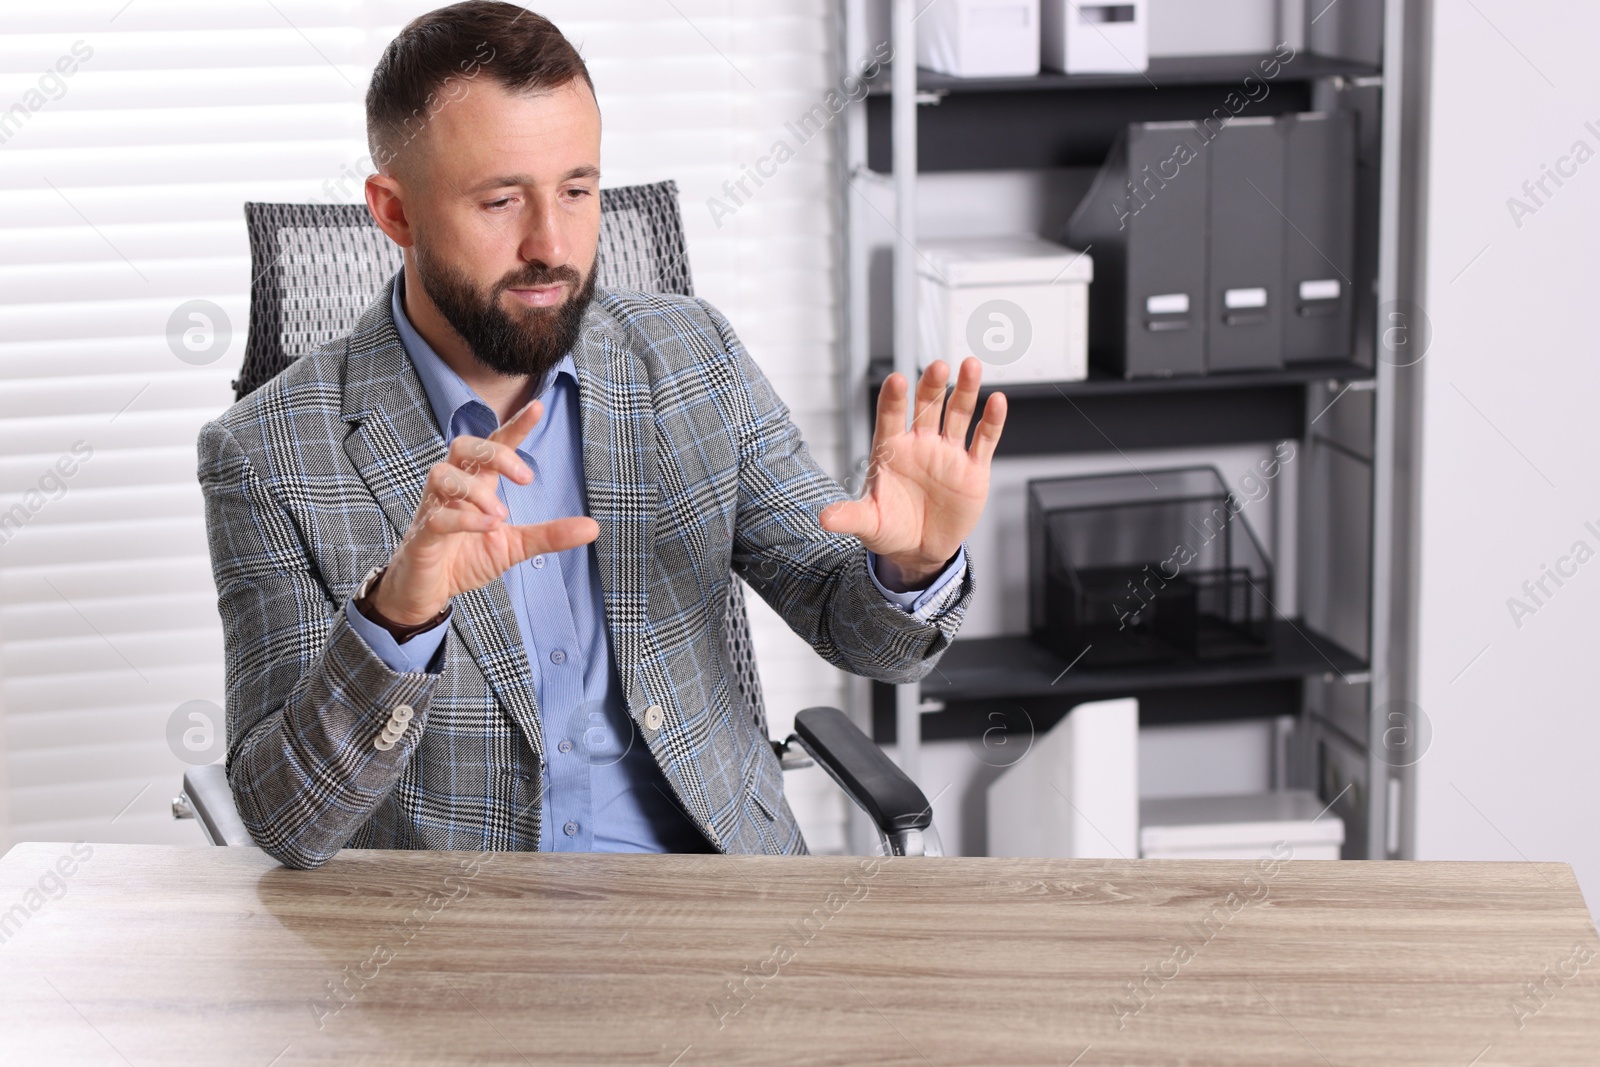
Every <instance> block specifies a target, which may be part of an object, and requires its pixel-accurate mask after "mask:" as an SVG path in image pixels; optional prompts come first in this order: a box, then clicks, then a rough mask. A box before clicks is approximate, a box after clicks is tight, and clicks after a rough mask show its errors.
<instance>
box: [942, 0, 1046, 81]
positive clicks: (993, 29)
mask: <svg viewBox="0 0 1600 1067" xmlns="http://www.w3.org/2000/svg"><path fill="white" fill-rule="evenodd" d="M917 65H918V66H922V67H927V68H928V69H929V70H935V71H938V72H939V73H940V74H953V75H955V76H956V77H958V78H992V77H1008V76H1012V75H1015V76H1018V77H1027V76H1029V75H1033V74H1038V73H1039V0H936V2H935V3H932V4H929V5H928V6H926V7H924V8H923V9H922V14H921V16H919V17H918V19H917Z"/></svg>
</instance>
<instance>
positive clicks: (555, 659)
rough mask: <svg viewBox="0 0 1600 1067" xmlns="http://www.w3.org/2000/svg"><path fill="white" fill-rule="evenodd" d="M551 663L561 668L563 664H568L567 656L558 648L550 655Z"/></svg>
mask: <svg viewBox="0 0 1600 1067" xmlns="http://www.w3.org/2000/svg"><path fill="white" fill-rule="evenodd" d="M550 662H551V663H554V664H555V665H556V666H557V667H559V666H561V665H562V664H563V663H565V662H567V654H566V653H565V652H563V651H561V649H559V648H558V649H556V650H555V651H554V652H552V653H550Z"/></svg>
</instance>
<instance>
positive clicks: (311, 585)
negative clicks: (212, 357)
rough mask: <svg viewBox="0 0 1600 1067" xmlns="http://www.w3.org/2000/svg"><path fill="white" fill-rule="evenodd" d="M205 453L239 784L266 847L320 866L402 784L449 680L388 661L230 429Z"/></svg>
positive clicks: (214, 437) (213, 427)
mask: <svg viewBox="0 0 1600 1067" xmlns="http://www.w3.org/2000/svg"><path fill="white" fill-rule="evenodd" d="M199 452H200V467H199V474H200V485H201V488H202V490H203V491H204V493H205V505H206V528H207V532H208V536H209V539H210V547H211V568H212V572H213V574H214V575H215V577H216V583H217V607H218V610H219V612H220V614H221V616H222V628H223V639H224V644H225V650H226V661H227V731H228V760H227V772H228V781H229V783H230V785H231V786H232V789H233V797H234V802H235V803H236V804H237V805H238V808H239V815H240V817H241V818H242V819H243V820H244V824H245V826H246V827H247V828H249V830H250V835H251V837H253V838H255V841H256V843H257V844H259V845H260V846H261V847H262V848H263V849H264V850H265V851H266V852H267V853H269V854H270V855H272V856H273V857H274V858H276V859H278V860H279V861H280V862H282V863H283V864H285V865H286V866H289V867H301V868H308V867H315V866H318V865H320V864H322V863H325V862H326V861H327V860H328V859H329V858H331V857H332V856H333V855H334V853H336V852H338V851H339V849H340V848H342V847H343V846H344V844H345V843H346V842H347V841H349V840H350V838H351V837H352V836H353V835H354V834H355V832H356V830H357V829H358V828H359V827H360V826H361V824H362V823H363V822H365V821H366V819H367V818H368V817H369V816H370V815H371V814H372V812H373V810H374V808H376V807H377V806H378V804H379V803H380V802H381V801H382V800H383V799H384V797H385V796H386V795H387V794H388V793H389V791H390V790H391V789H393V788H394V785H395V782H396V781H397V780H398V779H399V777H400V775H401V773H402V772H403V771H404V769H405V766H406V763H407V761H409V760H410V758H411V754H412V753H413V752H414V751H415V750H416V747H417V744H418V742H419V740H420V739H421V737H422V733H423V730H424V728H425V726H426V720H427V712H428V702H429V699H430V697H431V696H432V693H433V687H434V684H435V681H436V679H437V677H438V676H437V675H435V674H429V673H427V672H424V671H416V672H408V673H400V672H396V671H393V670H390V669H389V667H388V666H387V665H386V664H385V663H384V662H383V660H381V659H380V658H379V657H378V656H377V654H375V653H374V652H373V650H372V649H371V648H370V647H368V646H367V644H366V643H365V642H364V641H363V640H362V638H361V637H360V635H359V634H357V633H356V631H355V630H354V629H352V628H351V626H350V623H349V620H348V619H347V618H346V617H345V612H344V611H343V610H340V608H341V606H340V605H335V604H334V603H333V601H332V599H331V598H330V594H329V592H328V590H327V589H325V588H324V586H323V585H322V583H321V581H320V580H319V578H318V577H317V575H316V574H315V573H314V571H313V569H312V563H311V559H310V555H309V552H308V550H307V547H306V546H305V544H304V543H303V542H302V540H301V538H300V535H299V530H298V528H297V527H296V526H295V524H294V522H293V521H292V520H291V518H290V516H289V513H288V512H287V510H286V509H284V508H283V507H282V506H280V504H279V502H278V501H277V500H276V499H275V498H274V496H273V495H272V493H271V492H270V491H269V489H268V488H267V486H266V485H264V484H263V483H262V481H261V480H260V478H259V477H258V475H257V473H256V470H255V468H254V467H253V466H252V464H251V462H250V458H249V456H248V455H247V454H246V452H245V451H244V449H243V448H241V447H240V445H239V443H238V441H237V440H236V439H235V438H234V436H233V435H232V433H230V432H229V430H228V429H227V428H226V427H224V426H223V425H221V424H220V423H217V422H213V423H210V424H208V425H207V426H206V427H205V428H204V429H202V430H201V433H200V442H199ZM402 704H404V705H409V706H410V707H411V709H412V711H413V716H412V718H411V720H410V722H409V724H408V725H407V727H406V729H405V731H404V733H402V734H401V735H400V737H399V739H398V740H397V741H396V742H395V744H394V746H393V747H392V748H390V749H388V750H387V751H382V750H380V749H379V748H377V747H376V746H375V744H374V741H375V739H377V738H378V737H379V735H380V734H381V733H382V732H383V729H384V727H385V725H386V724H388V723H389V721H390V716H391V715H392V714H393V712H394V709H395V708H396V707H398V706H400V705H402Z"/></svg>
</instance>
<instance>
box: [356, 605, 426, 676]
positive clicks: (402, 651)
mask: <svg viewBox="0 0 1600 1067" xmlns="http://www.w3.org/2000/svg"><path fill="white" fill-rule="evenodd" d="M344 615H345V620H346V621H347V622H349V623H350V628H351V629H352V630H354V631H355V632H356V634H357V636H359V637H360V638H361V640H363V641H365V642H366V643H367V647H368V648H370V649H372V652H373V654H374V655H375V656H377V657H378V658H379V659H381V660H383V662H384V665H385V666H386V667H388V668H389V669H390V670H391V671H395V672H396V673H399V674H410V673H414V672H416V671H425V670H427V669H428V664H430V663H432V662H433V657H434V654H435V653H437V652H438V651H439V648H440V646H442V645H443V644H444V635H445V632H446V631H447V630H449V629H450V627H448V626H446V625H444V624H443V623H440V624H439V625H438V626H435V627H434V628H433V629H431V630H424V631H422V632H421V633H419V634H416V635H414V636H412V637H411V638H410V639H409V640H407V641H406V642H405V643H404V644H401V643H400V642H399V641H396V640H395V639H394V635H393V634H391V633H390V632H389V631H388V630H385V629H384V628H383V627H382V626H379V625H378V624H377V623H375V622H373V621H372V620H371V619H369V618H367V617H366V616H365V615H363V614H361V610H360V609H359V608H357V607H356V602H355V600H354V599H351V600H350V601H348V602H347V603H346V604H345V606H344Z"/></svg>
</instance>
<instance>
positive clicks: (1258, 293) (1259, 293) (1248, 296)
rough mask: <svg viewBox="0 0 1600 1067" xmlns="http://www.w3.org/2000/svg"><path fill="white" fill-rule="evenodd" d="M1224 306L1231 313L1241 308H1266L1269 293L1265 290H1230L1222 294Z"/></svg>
mask: <svg viewBox="0 0 1600 1067" xmlns="http://www.w3.org/2000/svg"><path fill="white" fill-rule="evenodd" d="M1222 306H1223V307H1225V308H1227V309H1228V310H1229V311H1237V310H1239V309H1240V308H1264V307H1266V306H1267V291H1266V290H1265V289H1229V290H1228V291H1227V292H1225V293H1223V294H1222Z"/></svg>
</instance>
